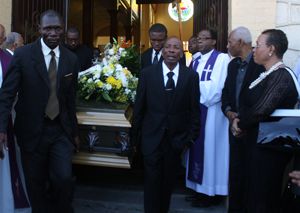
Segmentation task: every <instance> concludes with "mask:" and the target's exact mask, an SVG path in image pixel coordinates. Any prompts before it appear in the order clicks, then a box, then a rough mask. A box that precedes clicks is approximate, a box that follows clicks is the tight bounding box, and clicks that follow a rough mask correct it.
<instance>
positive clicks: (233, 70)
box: [221, 56, 265, 116]
mask: <svg viewBox="0 0 300 213" xmlns="http://www.w3.org/2000/svg"><path fill="white" fill-rule="evenodd" d="M239 67H240V58H238V57H237V58H234V59H232V60H231V62H230V63H229V64H228V71H227V72H228V73H227V77H226V80H225V84H224V88H223V90H222V98H221V100H222V111H223V113H224V114H225V113H226V109H227V108H228V107H230V108H231V110H230V111H233V112H238V109H236V106H237V104H236V77H237V74H238V70H239ZM263 71H265V68H264V67H263V66H261V65H258V64H256V63H255V62H254V60H253V56H252V57H251V59H250V61H249V64H248V67H247V70H246V74H245V77H244V80H243V83H242V86H241V91H240V94H239V97H242V96H243V94H244V93H245V90H247V88H248V87H249V85H250V84H251V82H252V81H254V80H255V79H256V78H258V76H259V75H260V73H262V72H263ZM240 100H241V98H239V101H240ZM225 116H226V114H225Z"/></svg>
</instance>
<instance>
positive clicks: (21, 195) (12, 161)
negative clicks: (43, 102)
mask: <svg viewBox="0 0 300 213" xmlns="http://www.w3.org/2000/svg"><path fill="white" fill-rule="evenodd" d="M11 59H12V56H11V55H8V54H6V53H5V52H3V51H2V50H0V60H1V66H2V77H3V79H4V76H5V74H6V73H7V68H8V65H9V63H10V61H11ZM7 140H8V143H7V144H8V147H9V149H8V153H9V166H10V178H11V184H12V191H13V196H14V204H15V209H19V208H28V207H29V202H28V200H27V198H26V194H25V191H24V187H23V183H22V181H21V178H20V173H19V168H18V164H17V158H16V146H15V139H14V133H13V123H12V118H10V119H9V124H8V128H7Z"/></svg>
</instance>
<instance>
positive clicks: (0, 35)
mask: <svg viewBox="0 0 300 213" xmlns="http://www.w3.org/2000/svg"><path fill="white" fill-rule="evenodd" d="M4 41H5V28H4V26H3V25H2V24H0V45H2V43H3V42H4Z"/></svg>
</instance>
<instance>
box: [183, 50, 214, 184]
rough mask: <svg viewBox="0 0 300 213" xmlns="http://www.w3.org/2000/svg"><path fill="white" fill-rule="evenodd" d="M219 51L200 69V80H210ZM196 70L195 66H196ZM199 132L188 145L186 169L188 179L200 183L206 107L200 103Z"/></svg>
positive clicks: (202, 165) (212, 54)
mask: <svg viewBox="0 0 300 213" xmlns="http://www.w3.org/2000/svg"><path fill="white" fill-rule="evenodd" d="M219 54H220V52H218V51H216V50H214V51H213V52H212V53H211V55H210V57H209V59H208V60H207V62H206V64H205V66H204V69H203V71H202V74H201V77H200V81H210V80H211V79H210V77H211V72H212V70H213V68H214V65H215V62H216V60H217V57H218V55H219ZM196 70H197V68H196ZM196 70H195V71H196ZM200 112H201V117H200V124H201V128H200V134H199V137H198V138H197V139H196V141H195V143H194V144H193V145H191V147H190V153H189V165H188V167H189V170H188V180H190V181H193V182H196V183H198V184H202V179H203V167H204V139H205V123H206V116H207V107H206V106H205V105H203V104H200Z"/></svg>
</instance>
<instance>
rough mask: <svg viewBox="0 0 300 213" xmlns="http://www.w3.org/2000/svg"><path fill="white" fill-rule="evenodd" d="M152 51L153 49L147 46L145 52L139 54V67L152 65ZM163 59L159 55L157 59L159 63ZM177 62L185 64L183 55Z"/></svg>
mask: <svg viewBox="0 0 300 213" xmlns="http://www.w3.org/2000/svg"><path fill="white" fill-rule="evenodd" d="M152 51H153V48H148V49H147V50H146V51H145V52H143V53H142V55H141V68H142V69H144V68H146V67H148V66H151V65H152ZM163 60H164V58H163V57H162V56H161V57H160V59H159V63H160V62H162V61H163ZM179 62H180V63H181V64H182V65H184V66H186V62H185V55H183V56H182V57H181V58H180V61H179Z"/></svg>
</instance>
